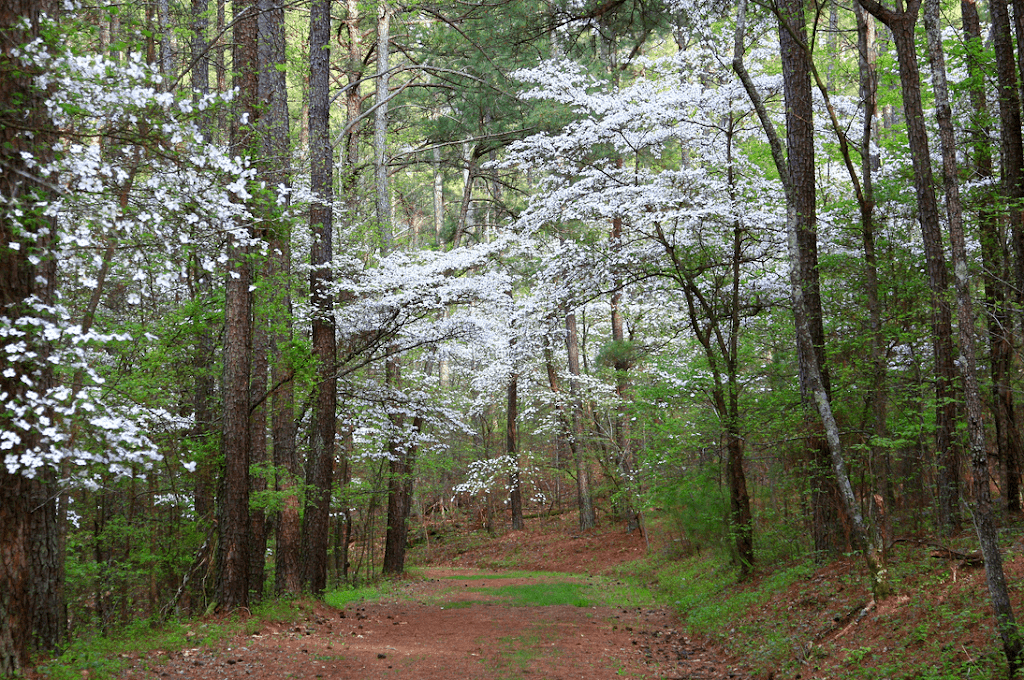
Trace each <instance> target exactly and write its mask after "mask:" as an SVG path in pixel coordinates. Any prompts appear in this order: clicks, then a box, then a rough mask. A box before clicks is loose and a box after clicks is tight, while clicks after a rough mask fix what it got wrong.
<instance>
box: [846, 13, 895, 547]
mask: <svg viewBox="0 0 1024 680" xmlns="http://www.w3.org/2000/svg"><path fill="white" fill-rule="evenodd" d="M854 9H855V11H856V13H857V46H858V54H859V66H860V69H859V70H860V95H861V100H862V101H863V102H864V127H863V128H862V136H861V152H860V153H861V178H862V181H861V185H862V191H861V196H860V219H861V241H862V243H863V245H864V296H865V298H867V304H868V326H869V328H870V331H871V393H870V395H869V397H868V399H869V401H870V410H871V420H872V431H873V435H874V436H873V437H872V439H871V461H872V464H873V467H874V472H875V474H874V476H875V479H876V480H878V481H877V483H878V484H879V486H880V489H879V491H880V493H881V497H882V498H883V499H884V502H885V503H887V504H890V505H891V501H892V500H893V499H892V484H891V483H890V481H891V479H890V478H891V471H890V469H889V468H890V466H889V451H888V449H887V448H885V447H883V446H882V445H881V442H882V441H884V440H885V439H886V438H887V437H888V436H889V428H888V426H887V415H886V414H887V411H888V388H887V386H886V382H887V380H886V379H887V374H888V371H887V360H886V347H885V336H884V334H883V331H882V305H881V303H880V301H879V295H878V259H877V257H876V255H875V192H874V181H873V179H872V178H873V175H874V170H875V166H876V164H877V162H878V153H877V152H876V151H875V148H874V144H873V142H872V139H873V133H874V124H875V119H876V117H877V115H878V98H877V90H878V63H877V62H878V47H877V45H876V38H875V21H874V18H873V17H872V16H871V14H870V13H869V12H868V11H867V10H866V9H864V8H863V7H861V6H860V5H856V6H855V7H854ZM880 515H881V520H882V521H881V525H882V526H881V529H882V532H883V536H884V537H887V536H889V534H890V532H891V527H890V526H889V522H888V520H887V518H888V515H887V514H886V513H884V512H883V513H880ZM883 540H884V539H883ZM883 548H884V545H883Z"/></svg>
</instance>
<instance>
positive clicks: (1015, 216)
mask: <svg viewBox="0 0 1024 680" xmlns="http://www.w3.org/2000/svg"><path fill="white" fill-rule="evenodd" d="M1017 4H1018V3H1015V5H1014V7H1015V8H1017ZM1020 4H1022V5H1024V3H1020ZM961 5H962V6H964V8H965V11H964V13H963V15H964V26H965V30H967V25H968V19H969V18H970V20H971V27H970V29H969V30H971V31H974V32H975V33H972V35H975V34H976V35H977V38H976V40H978V41H979V44H980V40H981V36H980V33H981V28H980V27H977V28H976V27H975V26H976V24H978V23H979V21H978V19H977V8H976V7H975V3H974V2H973V0H964V1H963V2H962V3H961ZM1020 9H1024V6H1022V7H1021V8H1020ZM972 10H973V11H972ZM989 13H990V15H991V18H992V42H993V43H994V47H995V57H996V76H997V83H998V85H997V88H998V93H999V97H998V101H999V138H1000V147H1001V158H1002V192H1003V195H1004V197H1005V199H1006V205H1007V213H1008V215H1009V224H1010V228H1011V234H1012V238H1013V248H1014V255H1015V258H1014V261H1015V263H1016V264H1015V265H1014V281H1015V283H1016V285H1017V294H1016V295H1014V296H1012V297H1013V298H1014V299H1015V300H1016V301H1017V302H1018V304H1019V303H1020V302H1021V300H1022V298H1021V295H1024V291H1022V290H1021V289H1020V286H1021V285H1022V283H1024V281H1022V279H1024V274H1022V273H1021V267H1022V266H1024V264H1022V263H1024V242H1022V238H1024V228H1022V224H1021V218H1022V215H1024V213H1022V201H1024V143H1022V140H1021V111H1020V97H1019V90H1018V89H1017V71H1016V68H1015V66H1014V58H1013V38H1012V36H1011V31H1010V18H1009V16H1008V14H1007V11H1006V3H1005V2H1002V1H1000V0H995V1H994V2H990V3H989ZM1018 18H1019V17H1018ZM971 54H973V53H972V52H968V55H971ZM969 63H970V62H969ZM986 151H987V146H986ZM979 167H983V166H979ZM989 174H991V169H990V168H989ZM982 229H983V230H984V231H983V234H982V256H983V257H984V258H985V261H986V265H985V272H986V282H985V295H986V298H987V300H988V302H989V304H990V305H991V306H992V311H991V313H990V315H989V346H990V348H991V349H990V351H991V354H992V357H991V363H990V371H991V375H992V382H993V397H994V399H995V404H994V406H993V409H992V411H993V414H994V415H995V425H996V436H997V443H998V446H999V453H1000V456H1001V457H1002V459H1003V461H1004V462H1005V466H1006V499H1005V500H1006V507H1007V510H1009V511H1010V512H1020V510H1021V469H1020V468H1021V456H1022V453H1024V452H1022V451H1021V441H1020V432H1019V431H1018V428H1017V418H1016V409H1015V407H1014V399H1013V391H1012V390H1011V389H1010V369H1011V366H1012V350H1013V348H1012V344H1011V342H1010V338H1009V328H1010V323H1011V320H1010V315H1009V313H1008V312H1007V309H1006V304H1007V301H1006V298H1007V295H1006V293H1005V284H1004V283H1003V282H1002V281H1003V280H1007V278H1006V277H1005V276H999V272H1007V271H1008V269H1009V268H1008V267H1007V265H1006V260H1007V259H1008V257H1007V256H1006V255H1005V251H1006V248H1005V238H1004V237H1003V235H1002V234H1001V233H1000V232H999V226H998V220H997V218H996V216H995V215H988V216H987V219H983V223H982ZM996 260H1001V261H1002V263H1001V264H1000V263H998V262H997V261H996Z"/></svg>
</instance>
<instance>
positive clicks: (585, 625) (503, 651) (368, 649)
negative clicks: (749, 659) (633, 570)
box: [123, 524, 744, 680]
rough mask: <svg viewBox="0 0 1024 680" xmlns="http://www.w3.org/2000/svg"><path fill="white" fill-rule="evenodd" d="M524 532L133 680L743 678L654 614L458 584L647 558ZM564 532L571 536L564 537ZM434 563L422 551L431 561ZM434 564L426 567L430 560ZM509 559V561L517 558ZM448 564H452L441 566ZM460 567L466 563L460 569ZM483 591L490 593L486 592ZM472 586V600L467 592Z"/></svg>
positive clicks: (635, 547)
mask: <svg viewBox="0 0 1024 680" xmlns="http://www.w3.org/2000/svg"><path fill="white" fill-rule="evenodd" d="M543 529H544V531H542V532H539V533H534V532H529V531H527V532H515V533H510V534H508V535H506V536H504V537H502V538H500V539H495V540H494V541H487V542H485V543H484V544H483V545H482V546H481V547H480V548H479V549H478V550H477V551H472V552H467V551H465V550H462V551H461V552H460V553H459V554H450V555H449V554H447V553H445V551H444V550H440V549H438V548H439V546H436V545H435V547H434V548H433V549H432V551H431V552H432V555H431V557H432V559H431V560H430V562H434V564H432V565H431V564H428V565H427V566H425V567H424V568H423V570H422V576H423V578H421V579H415V580H410V581H409V582H408V583H407V584H405V586H403V588H402V590H403V594H402V596H401V597H399V598H397V599H395V600H394V601H388V602H378V603H364V604H358V605H350V606H349V607H348V608H346V609H345V610H343V611H339V610H336V609H331V608H329V607H326V606H323V605H317V607H316V608H315V609H313V610H311V613H310V614H309V615H308V616H307V617H306V620H305V621H302V622H301V623H298V624H296V623H287V624H284V623H282V624H267V625H266V626H264V628H263V629H262V630H260V631H259V632H258V633H256V634H255V635H250V636H240V637H237V638H235V639H233V640H230V641H225V642H222V643H220V644H219V646H218V647H216V648H200V649H190V650H184V651H182V652H172V653H170V654H168V653H165V652H157V653H151V654H149V655H147V657H146V658H139V659H136V660H134V662H133V663H134V667H133V668H132V669H130V670H129V671H128V672H127V673H126V674H125V675H124V676H123V677H124V678H125V679H126V680H141V679H146V680H151V679H154V678H194V679H195V680H231V679H235V678H237V679H239V680H242V679H245V680H272V679H273V680H277V679H278V678H323V679H325V680H343V679H348V678H353V679H355V678H359V679H361V680H363V679H365V680H379V679H383V678H411V679H415V680H497V679H512V678H537V679H547V680H563V679H565V680H567V679H569V678H586V679H587V680H603V679H605V678H607V679H609V680H611V679H612V678H622V677H627V678H630V677H631V678H679V679H682V678H693V679H708V680H711V679H714V680H718V679H724V678H741V677H744V676H743V675H742V674H741V673H740V671H739V670H737V669H736V667H735V665H733V664H730V663H728V662H727V661H725V660H723V659H721V658H718V657H716V656H715V655H714V653H713V652H712V651H710V650H708V649H705V648H704V647H702V646H701V645H700V644H697V643H696V641H692V640H690V639H688V638H687V637H686V636H685V635H683V634H682V633H681V632H680V631H679V630H678V629H677V628H676V624H675V622H674V620H673V619H672V617H671V616H670V615H668V614H667V613H666V612H664V611H661V610H655V609H647V608H637V607H633V608H629V609H613V608H594V607H575V606H568V605H564V606H563V605H558V606H536V607H524V606H510V605H509V604H508V603H507V602H502V601H501V600H499V599H497V598H493V597H491V595H490V594H489V593H488V592H487V589H490V588H497V587H500V586H507V585H512V584H518V583H523V582H525V581H530V582H532V583H536V582H537V578H529V579H510V578H502V576H501V574H500V573H495V574H494V578H486V579H480V578H479V577H477V578H474V579H469V578H466V579H465V580H462V579H459V578H458V577H459V576H466V577H469V576H472V575H477V576H478V575H479V574H480V572H479V571H478V570H477V569H476V568H475V567H476V564H477V563H478V562H488V561H496V560H498V559H501V558H502V556H505V558H507V557H508V556H509V555H518V556H519V558H520V559H519V561H518V562H517V563H516V564H515V568H517V569H530V570H544V571H566V572H573V573H576V574H580V573H583V572H588V573H600V572H602V571H605V570H607V569H609V568H612V567H614V566H616V565H618V564H621V563H622V562H625V561H629V560H632V559H636V558H637V557H639V556H640V555H641V554H642V551H643V549H644V539H643V537H642V536H640V535H639V534H635V535H632V536H631V535H627V534H625V532H623V531H621V530H619V529H615V528H613V529H609V530H606V531H602V532H593V533H590V534H588V535H579V534H578V532H573V531H572V528H571V524H565V525H564V526H562V525H560V524H559V525H548V526H545V527H543ZM563 529H564V531H563ZM420 557H421V558H422V557H423V556H422V555H421V556H420ZM424 561H425V560H424ZM506 561H507V559H506ZM437 562H441V563H447V564H437ZM452 564H459V565H460V566H461V565H467V567H471V568H469V569H467V568H458V569H456V568H454V567H453V566H450V565H452ZM479 589H484V590H483V592H480V590H479ZM460 590H463V592H459V591H460Z"/></svg>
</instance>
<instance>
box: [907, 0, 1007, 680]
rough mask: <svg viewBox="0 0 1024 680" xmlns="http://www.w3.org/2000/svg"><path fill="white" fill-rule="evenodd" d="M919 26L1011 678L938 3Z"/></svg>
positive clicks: (988, 555)
mask: <svg viewBox="0 0 1024 680" xmlns="http://www.w3.org/2000/svg"><path fill="white" fill-rule="evenodd" d="M924 22H925V29H926V32H927V36H928V57H929V60H930V61H931V67H932V89H933V90H934V92H935V105H936V116H937V118H938V122H939V138H940V140H941V143H942V175H943V180H944V182H943V183H944V186H945V189H946V212H947V213H948V217H949V237H950V238H949V240H950V244H951V246H952V255H953V272H954V278H953V282H954V285H955V288H956V301H957V312H958V316H959V319H960V323H959V329H960V374H961V375H962V377H963V381H964V400H965V402H966V406H967V435H968V438H969V441H970V447H971V463H972V468H973V471H974V526H975V529H976V530H977V532H978V541H979V542H980V544H981V552H982V555H983V556H984V558H985V580H986V582H987V584H988V591H989V597H990V598H991V600H992V609H993V611H994V613H995V617H996V628H997V629H998V630H999V636H1000V637H1001V638H1002V640H1003V652H1004V653H1005V654H1006V659H1007V662H1008V664H1009V670H1010V677H1011V678H1013V677H1015V676H1016V675H1017V671H1018V670H1020V669H1021V667H1022V665H1024V663H1022V662H1024V659H1022V658H1021V652H1022V645H1021V639H1020V632H1019V631H1018V630H1017V623H1016V621H1015V619H1014V615H1013V606H1012V604H1011V603H1010V594H1009V590H1008V589H1007V586H1006V576H1005V574H1004V572H1003V564H1002V555H1001V554H1000V552H999V537H998V533H997V531H996V527H995V522H994V519H993V515H992V499H991V497H990V494H991V492H990V490H989V478H990V477H989V471H988V450H987V449H986V447H985V424H984V422H983V421H982V407H981V389H980V388H979V387H978V376H977V372H976V371H977V362H976V359H975V357H976V353H975V342H974V324H975V320H974V306H973V305H974V303H973V301H972V299H971V281H970V273H969V272H968V269H967V245H966V239H965V237H964V227H963V212H962V209H961V205H960V186H959V183H958V177H957V163H956V137H955V135H954V132H953V121H952V118H953V115H952V110H951V109H950V105H949V93H948V92H949V88H948V86H947V85H946V64H945V57H944V55H943V53H942V26H941V24H940V21H939V2H938V0H925V6H924Z"/></svg>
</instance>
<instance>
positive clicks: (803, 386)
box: [779, 0, 846, 552]
mask: <svg viewBox="0 0 1024 680" xmlns="http://www.w3.org/2000/svg"><path fill="white" fill-rule="evenodd" d="M779 8H780V13H779V49H780V52H781V55H782V64H783V68H782V73H783V76H782V77H783V92H784V95H785V100H786V149H787V152H786V157H787V171H788V174H789V180H790V183H791V185H792V187H793V194H794V196H793V200H794V204H793V205H792V206H790V208H791V209H792V210H794V211H795V215H796V234H797V245H798V247H799V249H800V254H801V259H802V262H803V263H804V264H803V267H802V268H801V270H800V271H801V272H802V273H801V275H800V284H799V285H800V287H801V289H802V294H803V298H804V303H805V304H804V306H803V307H802V308H801V307H795V308H794V310H793V311H794V314H795V315H796V316H797V317H800V316H801V315H803V314H806V315H807V318H806V319H804V320H801V319H799V318H798V319H797V323H798V324H799V323H803V322H805V323H806V324H807V327H808V329H809V330H810V338H809V339H810V344H808V343H807V342H806V340H804V339H802V338H801V337H800V336H799V335H798V336H797V343H796V346H797V355H798V356H799V357H801V358H800V361H799V365H800V366H801V367H806V366H808V365H809V364H808V357H809V356H810V355H812V354H813V355H814V358H815V361H816V363H817V365H818V366H819V367H820V371H821V379H822V383H823V387H824V389H825V392H826V393H828V394H831V385H830V380H829V373H828V366H827V363H826V362H825V329H824V321H823V313H822V308H821V289H820V283H819V276H818V234H817V206H816V203H815V201H816V196H815V166H814V107H813V100H812V98H811V63H810V59H811V58H810V55H809V54H808V53H807V50H806V49H805V47H804V46H805V45H806V43H807V31H806V27H805V26H806V18H805V16H804V0H782V2H780V4H779ZM783 22H786V24H788V28H787V27H786V25H784V24H783ZM808 380H809V378H808V376H807V375H806V371H804V370H801V371H800V391H801V394H802V395H803V398H804V400H805V402H807V403H808V404H809V403H810V399H811V390H810V388H809V386H808ZM808 413H809V414H810V413H811V412H810V411H809V412H808ZM808 417H810V415H809V416H808ZM808 427H809V429H810V432H811V440H810V447H809V449H808V453H809V454H810V457H809V458H810V459H809V467H810V473H811V474H810V479H811V518H812V527H811V534H812V536H813V537H814V549H815V550H816V551H819V552H837V551H839V550H842V549H843V548H845V547H846V546H845V544H844V543H841V542H839V540H838V537H839V535H840V533H841V532H840V531H839V522H840V519H839V518H840V516H841V515H840V511H839V507H840V502H839V493H838V490H837V488H836V483H835V480H834V479H833V477H832V474H831V462H830V458H829V453H828V447H827V446H826V445H825V443H824V442H823V441H821V438H820V435H816V434H814V433H815V432H817V431H818V429H817V428H816V427H814V426H813V425H811V424H810V423H809V424H808Z"/></svg>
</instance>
